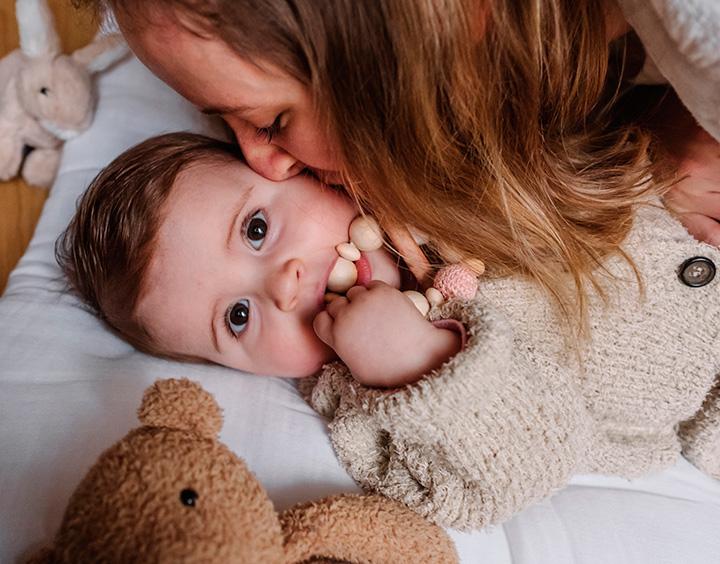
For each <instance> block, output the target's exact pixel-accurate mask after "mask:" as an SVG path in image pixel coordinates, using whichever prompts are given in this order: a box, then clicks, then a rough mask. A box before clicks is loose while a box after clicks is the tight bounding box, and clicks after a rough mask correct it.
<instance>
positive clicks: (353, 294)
mask: <svg viewBox="0 0 720 564" xmlns="http://www.w3.org/2000/svg"><path fill="white" fill-rule="evenodd" d="M371 285H372V281H371V282H370V284H368V287H370V286H371ZM365 292H367V288H365V286H353V287H352V288H350V289H349V290H348V291H347V292H345V295H346V296H347V299H348V300H349V301H353V300H354V299H357V297H358V296H359V295H360V294H364V293H365Z"/></svg>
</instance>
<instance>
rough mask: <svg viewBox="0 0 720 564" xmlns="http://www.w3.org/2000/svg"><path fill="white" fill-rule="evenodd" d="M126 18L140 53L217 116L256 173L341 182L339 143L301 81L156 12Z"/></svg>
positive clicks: (167, 79) (162, 75)
mask: <svg viewBox="0 0 720 564" xmlns="http://www.w3.org/2000/svg"><path fill="white" fill-rule="evenodd" d="M127 17H128V16H123V15H122V14H118V23H119V24H120V27H121V28H122V29H123V33H124V34H125V37H126V39H127V42H128V44H129V45H130V47H131V48H132V50H133V51H134V52H135V54H136V55H137V56H138V58H139V59H140V60H141V61H142V62H143V63H145V65H146V66H147V67H148V68H149V69H150V70H151V71H152V72H153V73H155V74H156V75H157V76H158V77H159V78H160V79H161V80H163V81H164V82H165V83H167V84H168V85H169V86H171V87H172V88H173V89H174V90H176V91H177V92H178V93H180V94H181V95H182V96H183V97H185V98H187V99H188V100H189V101H190V102H192V103H193V104H195V105H196V106H197V107H198V108H200V109H201V110H202V111H203V112H204V113H207V114H217V115H220V116H221V117H222V118H223V119H224V120H225V121H226V122H227V123H228V125H229V126H230V127H231V128H232V130H233V131H234V132H235V136H236V138H237V141H238V143H239V144H240V146H241V147H242V151H243V154H244V155H245V158H246V159H247V161H248V163H249V164H250V166H251V167H252V168H253V169H254V170H255V171H256V172H257V173H259V174H261V175H262V176H264V177H265V178H268V179H270V180H276V181H277V180H285V179H286V178H289V177H292V176H294V175H296V174H298V173H299V172H300V171H301V170H303V169H309V170H310V171H312V172H313V173H314V174H315V175H316V176H317V177H318V178H319V179H320V180H321V181H323V182H325V183H328V184H339V183H340V182H341V177H340V174H339V173H338V171H339V170H340V168H341V162H340V158H339V156H338V154H337V153H336V151H335V150H334V147H337V143H335V142H334V140H333V139H331V138H329V135H328V134H327V133H326V131H325V129H324V128H323V127H321V125H320V120H319V118H318V115H317V113H316V111H315V108H314V107H313V100H312V97H311V94H310V91H309V89H308V88H307V87H306V86H304V85H303V84H302V83H300V82H299V81H298V80H296V79H294V78H292V77H290V76H289V75H287V74H286V73H284V72H281V71H280V70H279V69H276V68H273V67H268V66H266V65H263V67H262V68H261V67H260V66H257V65H255V64H252V63H251V62H249V61H246V60H244V59H242V58H241V57H240V56H239V55H237V53H235V52H234V51H233V50H232V49H231V48H230V47H228V46H227V45H226V44H225V43H224V42H222V41H221V40H219V39H214V38H205V37H200V36H199V35H196V34H194V33H192V32H190V31H188V30H187V29H186V28H185V27H183V26H182V25H181V24H180V23H179V22H178V21H177V19H176V18H173V17H169V16H166V15H165V16H164V15H162V14H154V15H153V18H158V19H154V21H153V25H133V24H132V22H130V21H126V19H125V18H127Z"/></svg>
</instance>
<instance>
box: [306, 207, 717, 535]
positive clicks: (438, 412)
mask: <svg viewBox="0 0 720 564" xmlns="http://www.w3.org/2000/svg"><path fill="white" fill-rule="evenodd" d="M624 250H625V251H626V252H627V253H628V254H629V255H630V256H631V257H632V258H633V260H634V262H635V265H636V267H637V269H638V274H639V275H640V279H641V281H642V284H641V285H640V284H638V280H637V277H636V274H635V271H634V270H633V269H632V267H631V266H630V265H629V264H628V263H627V261H625V260H624V259H622V258H620V257H613V258H611V259H609V260H608V261H606V263H605V264H604V269H603V271H602V272H603V276H605V277H606V278H607V280H606V283H605V284H604V287H605V289H606V290H607V292H606V293H607V302H605V301H604V300H603V298H601V297H600V296H599V295H597V294H593V295H591V302H590V326H591V338H590V340H589V341H588V342H586V343H585V346H584V348H583V350H582V352H581V354H577V353H576V351H575V352H573V351H572V350H571V347H569V346H568V339H567V337H566V333H565V332H564V331H563V330H562V329H561V327H562V325H561V324H562V323H563V322H562V320H561V319H560V317H559V316H558V314H557V312H556V309H555V307H554V305H553V304H552V303H551V301H550V300H549V299H548V297H547V296H546V295H545V294H544V293H542V292H541V291H540V290H539V289H538V287H537V286H536V285H535V284H533V283H532V282H530V281H526V280H521V279H512V278H510V279H500V280H483V281H482V283H481V285H480V290H479V293H478V296H477V297H476V299H475V300H473V301H471V302H461V301H453V302H449V303H447V304H445V305H443V306H441V307H440V308H439V309H435V310H433V311H432V312H431V314H432V316H433V317H434V318H438V317H450V318H454V319H458V320H460V321H462V322H463V323H464V324H465V326H466V328H467V335H468V340H467V344H466V346H465V348H464V349H463V350H462V351H461V352H460V353H458V354H457V355H456V356H455V357H453V358H452V359H450V360H449V361H448V362H447V363H446V364H445V365H443V366H442V367H440V368H439V369H438V370H436V371H434V372H433V373H431V374H429V375H427V376H426V377H424V378H422V379H421V380H420V381H418V382H417V383H415V384H413V385H410V386H406V387H404V388H402V389H398V390H391V391H387V390H379V389H371V388H366V387H363V386H362V385H360V384H358V383H357V382H356V381H355V380H354V379H353V378H352V375H351V374H350V372H349V371H348V369H347V368H346V367H345V366H344V365H343V364H341V363H339V362H336V363H333V364H329V365H327V366H325V367H324V368H323V370H322V372H321V373H320V374H319V375H318V376H315V377H313V378H309V379H306V380H304V381H303V382H302V383H301V386H300V388H301V392H302V393H303V394H304V395H305V396H306V397H307V398H308V401H309V402H310V403H311V405H312V406H313V407H314V408H315V409H316V410H317V411H318V412H320V413H321V414H323V415H324V416H326V417H327V418H329V419H330V420H331V422H330V425H329V428H330V434H331V438H332V441H333V444H334V446H335V450H336V452H337V455H338V457H339V458H340V460H341V462H342V463H343V465H344V466H345V467H346V469H347V470H348V471H349V473H350V474H351V475H352V476H353V477H354V479H355V480H357V482H358V483H359V484H360V485H361V486H363V487H364V488H366V489H367V490H371V491H377V492H380V493H382V494H384V495H387V496H389V497H391V498H393V499H397V500H399V501H402V502H403V503H405V504H407V505H408V506H410V507H411V508H413V509H415V510H416V511H418V512H419V513H421V514H422V515H424V516H426V517H428V518H429V519H431V520H433V521H434V522H436V523H438V524H441V525H444V526H451V527H455V528H460V529H472V528H482V527H485V526H487V525H489V524H493V523H499V522H502V521H504V520H506V519H508V518H509V517H511V516H512V515H513V514H515V513H516V512H518V511H520V510H521V509H523V508H525V507H527V506H528V505H530V504H532V503H533V502H536V501H538V500H540V499H542V498H544V497H546V496H548V495H550V494H552V493H553V492H554V491H556V490H557V489H559V488H561V487H563V486H564V485H565V484H566V483H567V481H568V479H569V478H570V476H571V475H572V474H573V473H585V472H596V473H603V474H616V475H621V476H626V477H633V476H639V475H642V474H645V473H647V472H651V471H654V470H659V469H661V468H663V467H666V466H668V465H670V464H672V463H673V462H674V461H675V460H676V458H677V456H678V455H679V453H680V452H681V450H682V451H683V452H684V453H685V455H686V457H687V458H688V459H689V460H690V461H691V462H693V463H695V464H696V465H697V466H698V467H699V468H700V469H702V470H703V471H705V472H707V473H708V474H710V475H712V476H714V477H715V478H718V479H720V456H719V453H720V391H719V390H718V386H719V384H718V379H719V374H720V321H719V320H720V272H718V275H717V276H716V277H715V278H714V279H713V280H712V281H710V282H709V283H707V284H706V285H704V286H700V287H691V286H688V285H686V284H685V283H684V282H683V280H682V278H681V276H680V275H681V274H682V272H683V269H684V267H685V265H687V262H686V261H687V260H688V259H691V258H694V257H698V256H701V257H705V258H706V259H709V260H710V261H712V262H713V263H714V264H715V265H720V251H719V250H718V249H716V248H714V247H711V246H709V245H706V244H704V243H699V242H697V241H695V240H694V239H693V238H692V237H691V236H690V235H688V233H687V232H686V231H685V229H684V228H683V227H682V225H680V223H679V222H677V221H676V220H675V219H674V218H673V217H672V216H670V214H669V213H668V212H667V211H665V210H664V209H662V208H661V207H660V206H654V205H648V206H643V207H642V208H641V209H640V210H638V213H637V215H636V218H635V222H634V225H633V228H632V230H631V232H630V233H629V235H628V238H627V239H626V241H625V244H624ZM581 359H582V360H581Z"/></svg>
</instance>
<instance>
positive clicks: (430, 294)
mask: <svg viewBox="0 0 720 564" xmlns="http://www.w3.org/2000/svg"><path fill="white" fill-rule="evenodd" d="M425 297H426V298H427V301H428V302H429V303H430V306H431V307H435V306H439V305H440V304H441V303H443V302H444V301H445V298H444V297H443V295H442V292H441V291H440V290H438V289H437V288H433V287H430V288H428V289H427V290H425Z"/></svg>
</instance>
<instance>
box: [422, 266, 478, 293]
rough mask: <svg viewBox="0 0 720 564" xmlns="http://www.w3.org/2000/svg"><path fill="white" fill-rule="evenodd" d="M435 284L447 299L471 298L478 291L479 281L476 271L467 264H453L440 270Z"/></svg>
mask: <svg viewBox="0 0 720 564" xmlns="http://www.w3.org/2000/svg"><path fill="white" fill-rule="evenodd" d="M433 286H434V287H435V288H437V289H438V290H440V293H442V295H443V297H444V298H445V299H446V300H450V299H452V298H460V299H462V300H470V299H472V298H474V297H475V294H476V293H477V289H478V281H477V276H476V275H475V273H474V272H473V271H472V270H470V269H469V268H468V267H467V266H465V265H463V264H451V265H450V266H444V267H443V268H441V269H440V270H438V273H437V274H436V275H435V283H434V284H433Z"/></svg>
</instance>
